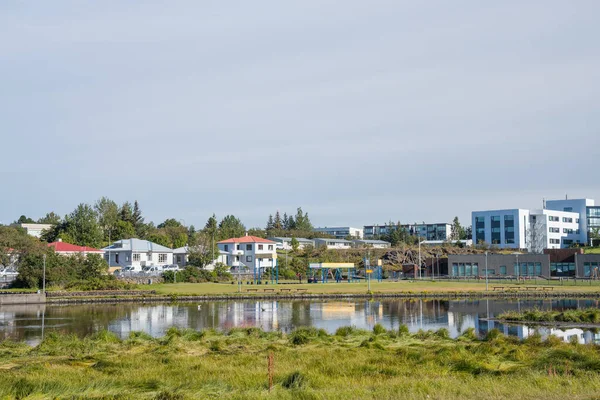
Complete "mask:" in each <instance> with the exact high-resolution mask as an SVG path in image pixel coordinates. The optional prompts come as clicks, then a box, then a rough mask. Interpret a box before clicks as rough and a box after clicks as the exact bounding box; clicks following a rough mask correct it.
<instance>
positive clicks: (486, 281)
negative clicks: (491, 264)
mask: <svg viewBox="0 0 600 400" xmlns="http://www.w3.org/2000/svg"><path fill="white" fill-rule="evenodd" d="M485 291H486V292H487V291H488V252H487V251H486V252H485Z"/></svg>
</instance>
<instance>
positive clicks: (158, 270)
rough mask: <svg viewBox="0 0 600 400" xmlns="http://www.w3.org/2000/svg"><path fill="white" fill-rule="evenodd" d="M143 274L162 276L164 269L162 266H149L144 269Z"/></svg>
mask: <svg viewBox="0 0 600 400" xmlns="http://www.w3.org/2000/svg"><path fill="white" fill-rule="evenodd" d="M142 272H143V273H144V274H146V275H152V276H157V275H160V274H162V272H163V267H161V266H160V265H148V266H146V267H144V269H143V270H142Z"/></svg>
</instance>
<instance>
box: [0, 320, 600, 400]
mask: <svg viewBox="0 0 600 400" xmlns="http://www.w3.org/2000/svg"><path fill="white" fill-rule="evenodd" d="M269 352H272V353H273V354H274V359H275V369H274V383H275V386H274V388H273V391H272V392H271V393H269V392H268V384H267V355H268V354H269ZM0 369H1V370H2V371H1V373H0V398H8V399H10V398H31V399H34V398H36V399H41V398H69V399H178V400H181V399H196V398H215V399H264V398H277V399H279V398H282V399H292V398H293V399H313V398H315V399H317V398H318V399H349V398H352V399H361V398H365V399H372V398H427V397H429V398H431V399H453V398H474V399H475V398H477V399H479V398H484V397H485V398H515V397H519V398H523V399H534V398H540V397H543V398H545V399H559V398H561V399H562V398H564V397H568V398H573V399H575V398H590V397H593V396H595V395H596V394H597V393H599V392H600V351H599V347H598V346H595V345H580V344H570V343H564V342H562V341H560V340H559V339H557V338H554V337H550V339H548V340H545V341H544V340H542V339H541V337H540V336H539V335H533V336H530V337H529V338H528V339H526V340H523V341H520V340H518V339H517V338H513V337H506V336H504V335H502V334H500V332H498V331H496V330H491V331H490V332H489V333H488V334H487V336H486V337H485V338H483V339H478V338H476V337H475V333H474V331H473V330H472V329H469V330H467V331H465V332H464V333H463V334H462V335H461V336H459V337H458V338H457V339H451V338H450V337H449V334H448V331H447V330H445V329H440V330H438V331H435V332H426V331H420V332H418V333H416V334H410V333H408V332H405V330H404V329H400V330H393V331H392V330H386V329H385V328H384V327H383V326H377V327H376V328H375V329H373V331H366V330H361V329H356V328H353V327H344V328H340V329H338V330H337V331H336V333H335V334H333V335H330V334H328V333H327V332H325V331H324V330H320V329H316V328H300V329H297V330H295V331H293V332H292V333H290V334H287V335H286V334H283V333H282V332H277V331H275V332H264V331H262V330H260V329H256V328H236V329H232V330H231V331H229V332H224V333H220V332H216V331H212V330H208V331H202V332H197V331H193V330H180V329H177V328H172V329H169V330H168V331H167V332H166V335H165V336H164V337H162V338H152V337H150V336H148V335H147V334H144V333H137V332H133V333H131V334H130V335H129V337H128V338H127V339H125V340H120V339H119V338H118V337H116V336H115V335H114V334H112V333H109V332H105V331H101V332H99V333H97V334H94V335H91V336H88V337H86V338H77V337H75V336H71V335H58V334H49V335H47V336H46V338H45V340H44V341H43V342H42V343H41V344H40V345H38V346H36V347H33V348H31V347H28V346H26V345H24V344H21V343H15V342H11V341H4V342H0Z"/></svg>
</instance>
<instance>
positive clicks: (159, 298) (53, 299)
mask: <svg viewBox="0 0 600 400" xmlns="http://www.w3.org/2000/svg"><path fill="white" fill-rule="evenodd" d="M561 298H573V299H575V298H579V299H600V292H551V293H550V292H491V293H485V292H435V293H433V292H412V293H407V292H398V293H302V294H278V293H271V294H267V293H264V294H263V293H260V294H258V293H257V294H248V293H241V294H207V295H178V294H170V295H157V294H152V295H148V294H142V295H131V296H119V295H114V294H110V293H107V294H106V295H102V296H100V295H95V296H85V295H81V294H77V295H68V294H66V293H65V295H57V294H54V295H52V296H48V297H47V298H46V304H93V303H136V302H140V303H150V302H152V303H159V302H162V303H164V302H185V301H232V300H290V301H293V300H329V299H448V300H452V299H480V300H485V299H492V300H495V299H526V300H530V299H561Z"/></svg>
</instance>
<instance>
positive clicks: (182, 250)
mask: <svg viewBox="0 0 600 400" xmlns="http://www.w3.org/2000/svg"><path fill="white" fill-rule="evenodd" d="M189 256H190V249H189V247H188V246H183V247H179V248H177V249H174V250H173V262H174V263H175V264H177V265H179V266H180V267H181V268H185V266H186V265H188V262H189ZM226 261H227V259H226V256H224V255H221V254H220V253H216V254H215V259H214V260H213V262H211V263H210V264H208V265H206V266H205V269H207V270H209V271H212V270H213V269H214V268H215V265H216V264H217V263H222V264H225V263H226Z"/></svg>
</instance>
